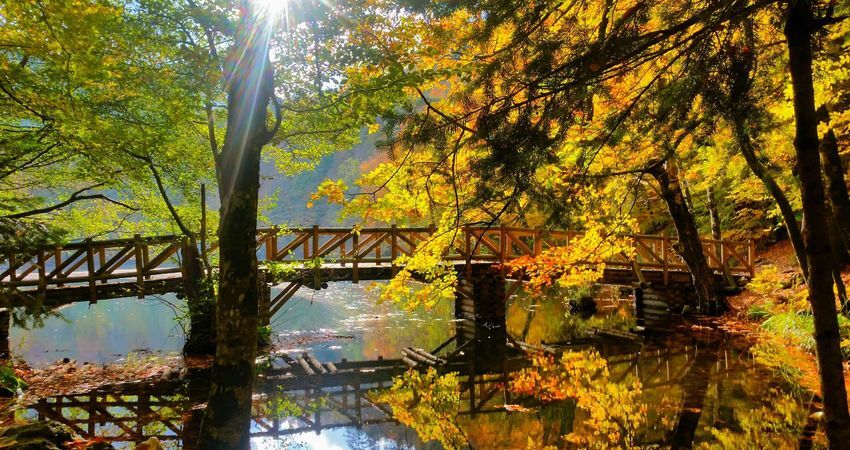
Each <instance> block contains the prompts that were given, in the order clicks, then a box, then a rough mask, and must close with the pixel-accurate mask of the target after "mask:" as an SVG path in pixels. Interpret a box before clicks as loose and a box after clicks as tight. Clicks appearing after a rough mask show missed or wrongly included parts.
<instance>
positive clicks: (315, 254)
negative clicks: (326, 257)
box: [311, 225, 321, 259]
mask: <svg viewBox="0 0 850 450" xmlns="http://www.w3.org/2000/svg"><path fill="white" fill-rule="evenodd" d="M319 256H321V255H319V226H318V225H313V258H311V259H315V258H318V257H319Z"/></svg>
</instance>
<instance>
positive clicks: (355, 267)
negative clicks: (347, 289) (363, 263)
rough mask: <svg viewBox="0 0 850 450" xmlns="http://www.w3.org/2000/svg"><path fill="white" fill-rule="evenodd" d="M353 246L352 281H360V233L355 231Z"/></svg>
mask: <svg viewBox="0 0 850 450" xmlns="http://www.w3.org/2000/svg"><path fill="white" fill-rule="evenodd" d="M353 246H354V248H353V249H352V252H353V253H354V261H353V262H352V263H351V265H352V271H351V281H352V282H354V283H359V282H360V273H358V261H359V260H360V233H354V244H353Z"/></svg>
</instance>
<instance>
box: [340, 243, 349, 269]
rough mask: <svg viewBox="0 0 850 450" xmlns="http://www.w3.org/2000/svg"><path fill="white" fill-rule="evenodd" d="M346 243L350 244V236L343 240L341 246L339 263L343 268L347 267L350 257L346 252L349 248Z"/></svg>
mask: <svg viewBox="0 0 850 450" xmlns="http://www.w3.org/2000/svg"><path fill="white" fill-rule="evenodd" d="M346 242H348V236H346V237H344V238H342V242H341V243H340V244H339V263H340V265H341V266H342V267H345V260H346V258H347V257H348V255H346V251H345V250H346V248H347V246H346V245H345V243H346Z"/></svg>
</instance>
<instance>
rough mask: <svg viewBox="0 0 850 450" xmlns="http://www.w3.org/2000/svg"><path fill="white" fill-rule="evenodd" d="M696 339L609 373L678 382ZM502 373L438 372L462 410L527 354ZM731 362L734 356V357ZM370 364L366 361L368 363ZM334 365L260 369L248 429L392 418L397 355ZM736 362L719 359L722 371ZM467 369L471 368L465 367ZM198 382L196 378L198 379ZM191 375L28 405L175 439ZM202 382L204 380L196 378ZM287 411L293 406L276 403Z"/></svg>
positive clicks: (479, 404)
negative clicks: (326, 369)
mask: <svg viewBox="0 0 850 450" xmlns="http://www.w3.org/2000/svg"><path fill="white" fill-rule="evenodd" d="M698 356H700V355H699V351H698V349H697V348H696V347H682V348H676V349H663V350H654V351H643V352H640V353H632V354H627V355H616V356H611V357H609V358H608V361H609V370H610V372H611V376H612V379H615V380H622V379H624V378H625V377H627V376H636V377H637V378H638V379H640V380H641V381H642V384H643V386H644V388H645V389H651V388H656V387H660V386H664V385H667V384H677V383H680V382H681V380H682V379H683V378H684V377H685V376H686V375H687V374H688V372H689V371H690V370H691V367H692V364H693V361H694V360H695V359H696V358H697V357H698ZM507 362H508V364H507V365H506V372H505V373H477V372H476V371H475V369H474V368H473V369H472V372H470V371H469V370H470V367H469V366H468V365H466V366H464V364H465V363H462V362H461V363H458V364H454V365H450V366H445V367H440V368H439V370H440V371H441V372H442V373H446V372H457V373H458V374H459V379H460V382H461V383H460V385H461V387H462V389H463V390H462V395H461V405H460V407H461V410H460V413H461V414H462V415H470V414H483V413H496V412H506V410H505V408H504V405H505V404H506V403H508V404H510V403H512V402H514V401H515V400H516V399H514V398H512V394H511V392H510V391H509V390H508V389H507V384H508V383H507V382H506V381H507V380H509V379H510V378H511V373H513V372H515V371H517V370H519V369H520V368H521V367H524V366H525V365H526V364H527V359H525V358H513V359H509V360H508V361H507ZM734 363H735V362H734V361H733V364H734ZM370 364H371V365H370ZM335 366H336V367H337V368H338V371H337V372H336V373H325V374H321V373H317V374H314V375H305V374H304V373H303V372H301V371H299V370H297V368H293V367H287V368H276V369H268V370H266V371H264V373H263V376H261V377H259V378H258V379H257V380H256V381H255V391H256V392H257V393H258V394H261V395H260V397H259V398H260V400H258V401H257V403H256V404H255V408H254V409H255V414H254V417H253V422H252V426H251V430H252V436H255V437H273V438H277V437H283V436H287V435H294V434H299V433H305V432H320V431H322V430H328V429H333V428H340V427H358V428H360V427H363V426H369V425H375V424H381V423H389V422H392V412H391V411H389V409H388V408H387V407H386V406H384V405H381V404H377V403H375V402H374V400H373V399H374V395H370V393H372V394H374V393H376V392H379V391H383V390H385V389H388V388H389V387H390V386H391V385H392V380H393V377H394V376H397V375H399V374H401V373H403V372H404V371H405V370H406V369H407V366H406V365H405V364H404V363H403V362H401V360H379V361H360V362H349V363H346V362H340V363H336V364H335ZM737 369H740V367H738V366H737V364H734V366H733V367H729V366H727V367H725V368H721V367H718V370H719V371H721V372H727V371H732V370H737ZM470 373H471V375H470ZM196 382H197V381H196ZM192 383H193V381H192V379H189V380H184V381H177V380H169V381H158V382H153V383H143V384H128V385H123V386H122V385H118V386H114V387H111V388H103V389H98V390H95V391H92V392H88V393H83V394H74V395H62V396H56V397H51V398H48V399H44V400H42V401H40V402H38V403H37V404H35V405H33V406H32V407H31V410H32V411H34V412H35V414H37V416H38V417H39V418H49V419H52V420H56V421H59V422H61V423H64V424H66V425H69V426H70V427H71V428H73V429H74V431H76V432H77V433H79V434H80V435H82V436H84V437H88V438H91V437H102V438H103V439H104V440H106V441H110V442H141V441H143V440H145V439H148V438H150V437H154V436H155V437H157V438H159V439H160V440H164V441H172V442H174V443H175V444H176V443H177V442H178V441H180V440H184V439H189V440H191V439H193V438H192V436H196V435H197V432H198V429H197V427H198V426H199V423H200V422H199V417H200V414H201V411H202V410H200V409H198V408H196V406H197V405H198V404H199V403H201V402H203V401H204V400H205V399H203V398H191V397H192V395H187V394H186V393H185V392H186V391H185V390H184V389H185V388H186V387H187V386H188V389H189V390H192V391H193V392H198V393H199V394H203V393H205V392H206V390H205V388H204V387H201V388H198V387H197V386H195V388H194V389H193V388H192ZM200 383H201V384H203V382H200ZM282 404H288V405H296V408H295V409H297V410H299V411H300V413H299V414H295V415H293V416H288V417H287V416H283V417H282V416H281V415H280V413H275V408H276V407H277V406H280V405H282ZM280 409H281V410H282V411H292V410H293V408H291V407H285V408H280Z"/></svg>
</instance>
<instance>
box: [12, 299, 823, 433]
mask: <svg viewBox="0 0 850 450" xmlns="http://www.w3.org/2000/svg"><path fill="white" fill-rule="evenodd" d="M273 294H274V293H273ZM608 296H609V295H607V294H604V293H603V294H601V295H600V297H608ZM181 305H182V304H181V302H180V301H179V300H177V299H176V298H174V297H173V296H165V297H163V298H162V299H159V300H157V299H151V300H137V299H124V300H109V301H102V302H99V303H97V304H95V305H91V306H89V305H87V304H77V305H74V306H71V307H68V308H65V309H63V310H62V311H61V313H62V316H63V317H61V318H60V317H51V318H47V319H46V320H45V322H44V327H42V328H34V329H21V328H18V327H14V328H13V330H12V333H11V336H12V338H11V341H12V343H11V345H12V349H13V351H14V352H15V354H16V355H17V356H18V357H20V358H22V359H24V360H25V361H27V362H28V363H29V364H31V365H33V366H44V365H46V364H49V363H51V362H53V361H55V360H57V359H61V358H64V357H67V358H70V359H76V360H77V361H79V362H83V361H90V362H97V363H106V362H112V361H118V360H120V359H121V358H126V357H127V355H128V354H133V353H134V352H139V351H140V350H143V351H144V352H151V353H154V354H162V355H167V354H171V353H174V352H177V351H179V349H180V347H181V346H182V342H183V336H182V331H181V329H180V327H178V326H176V320H175V317H176V313H175V311H174V309H173V307H174V306H178V307H179V306H181ZM598 305H599V309H598V311H597V312H596V313H595V314H585V315H584V316H581V315H578V314H568V310H567V308H566V307H565V306H564V303H563V302H561V301H559V300H558V299H553V298H547V299H541V298H538V299H535V298H532V297H530V296H521V297H519V298H515V299H514V300H513V301H512V302H511V303H510V304H509V306H508V311H507V331H508V334H509V335H510V336H512V337H513V338H514V339H516V340H517V341H521V342H524V343H527V344H528V345H531V346H534V347H538V348H547V349H556V350H558V351H564V350H573V351H583V350H584V351H586V350H588V349H595V350H596V351H598V352H599V353H600V354H601V355H602V356H603V357H604V358H605V359H606V360H607V368H608V371H609V375H608V376H607V377H605V376H601V375H599V374H598V373H594V376H593V377H592V379H593V380H594V381H593V383H591V384H590V387H589V389H586V390H585V391H583V392H581V393H580V394H579V395H580V396H582V397H581V399H580V401H581V402H583V403H582V404H583V406H584V407H581V408H577V407H576V402H575V401H574V400H572V399H566V400H558V401H551V402H543V403H541V402H540V401H538V399H535V398H532V396H527V395H523V394H522V391H521V389H517V388H516V386H515V385H513V384H511V383H515V382H516V380H517V379H518V377H519V375H518V374H522V373H525V374H528V373H530V372H528V371H529V370H530V369H529V368H534V367H535V366H533V363H532V362H531V361H530V360H529V358H528V357H524V356H523V355H522V354H520V353H518V352H515V351H512V350H506V349H504V348H495V349H494V348H493V347H492V346H491V347H487V346H483V347H482V346H476V345H471V346H467V347H464V348H463V349H461V350H462V353H463V355H462V356H460V355H458V356H456V357H455V359H453V360H452V361H456V362H455V363H451V364H454V365H452V366H451V367H452V368H453V369H452V370H457V371H458V372H459V374H458V375H457V377H458V381H459V385H458V388H457V391H456V395H458V396H459V398H454V400H453V401H452V402H449V403H448V404H449V405H450V406H451V407H450V408H448V413H446V411H444V410H441V408H440V407H436V408H431V406H434V405H431V404H430V403H428V402H427V400H426V401H425V402H424V403H423V400H422V398H434V397H435V396H436V395H431V394H435V392H431V391H428V390H426V391H422V390H421V389H418V390H417V393H418V395H419V396H420V397H421V398H419V399H418V400H416V401H404V402H402V404H403V405H407V406H410V405H412V406H411V409H410V410H409V411H408V412H409V413H410V417H411V418H412V419H411V420H410V421H409V422H408V425H409V426H405V425H401V424H398V423H396V422H394V421H392V420H391V419H392V417H391V411H390V410H389V408H388V407H387V406H386V405H385V404H383V403H381V402H378V401H376V398H377V396H378V395H380V393H384V394H386V393H387V392H389V387H390V386H391V385H392V381H393V375H400V374H401V373H402V372H403V371H402V370H400V369H398V368H392V367H390V366H389V362H390V361H394V360H397V359H398V358H400V357H401V356H402V351H401V350H402V349H403V348H404V347H408V346H412V347H419V348H423V349H426V350H428V351H431V350H433V349H435V348H437V347H438V346H440V345H441V344H443V343H445V342H446V341H447V340H449V339H451V338H452V337H453V336H455V334H456V330H457V329H458V328H457V327H458V322H457V321H456V320H455V319H454V315H453V305H452V304H450V302H446V303H444V304H441V305H438V307H437V308H436V309H435V310H433V311H425V310H421V309H420V310H414V311H403V310H401V309H399V308H398V307H396V306H395V305H392V304H377V302H376V295H375V293H373V292H371V291H370V290H369V289H368V284H361V285H353V284H349V283H331V286H330V287H329V289H326V290H323V291H319V292H313V291H309V290H307V289H302V290H301V291H299V292H298V293H297V294H296V295H295V296H294V297H293V298H292V299H291V300H290V301H289V303H287V305H286V306H285V307H284V308H283V309H282V310H281V311H280V312H278V314H276V315H275V317H274V318H273V319H272V328H273V342H274V350H273V351H272V356H271V358H270V359H269V360H268V362H267V363H265V364H264V367H265V369H264V370H263V371H262V375H261V376H260V377H259V378H258V379H257V382H256V386H255V391H256V394H257V399H258V401H257V403H256V405H255V408H256V411H255V414H254V416H255V417H254V420H253V421H252V435H253V436H254V437H253V438H252V448H254V449H271V448H305V449H359V448H364V449H365V448H368V449H371V448H381V449H397V448H398V449H408V448H417V449H431V448H442V445H441V444H440V443H439V442H438V440H430V439H428V442H423V439H421V438H420V435H421V433H431V434H429V435H427V437H429V438H431V437H438V438H442V439H444V442H463V443H465V442H469V444H471V446H472V447H473V448H476V449H480V448H484V449H501V448H505V449H524V448H528V446H529V445H530V444H529V443H531V444H532V445H534V446H536V447H532V448H542V446H543V445H555V446H558V447H564V446H565V445H566V442H567V441H565V440H564V438H563V437H564V436H569V438H568V439H572V440H580V439H584V438H587V437H588V436H590V437H591V438H592V439H591V442H592V443H597V444H598V443H602V442H606V441H608V440H609V434H608V432H610V431H611V429H615V428H617V427H620V428H622V427H621V426H620V425H614V427H615V428H604V427H606V426H607V427H610V426H612V424H616V423H617V420H619V419H620V418H621V416H622V417H626V418H628V417H630V416H629V414H634V413H638V412H639V414H637V415H639V416H640V417H641V419H640V420H638V421H637V422H635V427H636V428H635V429H634V430H631V431H630V432H628V433H625V434H628V435H629V436H630V437H632V438H634V439H635V440H636V442H637V443H638V444H640V445H643V446H644V447H645V448H658V447H662V448H663V447H667V446H670V445H672V442H675V441H680V442H688V443H692V444H693V445H694V446H695V447H699V446H700V445H703V446H708V447H710V446H712V445H714V446H719V445H721V444H724V443H726V445H729V446H736V445H737V446H739V447H741V448H752V447H753V446H755V447H757V448H795V447H796V445H797V441H798V439H799V437H800V435H801V428H802V426H803V424H804V423H805V417H806V413H807V408H806V404H805V402H804V400H805V396H804V395H794V396H792V395H790V394H789V393H788V388H787V386H786V385H785V384H784V383H783V382H782V381H781V380H778V379H777V378H776V377H775V376H773V375H772V374H771V373H770V372H769V371H767V370H765V369H764V368H761V367H758V366H757V365H755V364H754V363H753V358H752V355H751V354H750V353H749V352H748V349H747V344H746V343H743V342H739V341H738V340H737V339H735V338H734V337H730V336H727V335H724V334H721V333H717V332H707V331H701V332H681V331H680V332H677V333H673V334H664V335H661V336H658V337H654V338H649V339H644V338H642V337H639V336H635V335H631V334H629V333H628V330H630V329H633V328H634V326H635V323H636V322H635V318H634V317H633V316H632V314H631V307H630V304H629V303H628V302H625V301H616V300H604V301H603V300H601V299H600V301H599V302H598ZM458 345H460V344H459V342H452V343H450V344H448V345H447V346H446V347H445V348H446V349H448V350H449V351H448V352H446V351H442V352H441V354H442V355H446V354H447V353H450V352H451V350H452V349H455V348H457V346H458ZM304 352H310V353H311V354H313V355H315V357H316V358H317V359H318V360H319V361H321V362H323V363H327V362H333V363H335V364H336V365H337V366H338V368H339V370H340V372H345V373H346V375H343V376H338V375H333V376H325V377H319V378H316V379H313V381H311V382H310V383H307V384H305V382H304V381H303V380H304V379H305V378H304V377H303V376H302V377H301V378H298V377H293V376H292V374H295V373H297V372H298V371H299V370H300V368H299V367H298V365H297V363H296V362H295V361H296V359H297V358H298V357H299V355H304ZM497 353H498V355H497ZM582 355H586V354H582ZM583 357H584V356H582V358H583ZM587 358H589V359H590V358H592V357H591V356H588V357H587ZM344 361H348V362H344ZM356 361H370V363H368V365H369V367H368V368H366V369H365V370H363V371H361V372H358V373H357V374H356V375H354V372H346V371H347V370H349V368H350V367H353V365H355V364H357V363H356ZM385 363H386V364H385ZM382 364H384V366H385V367H384V366H382ZM559 364H560V363H554V365H552V366H546V365H543V366H539V367H538V369H539V370H537V373H538V374H544V375H545V374H546V373H549V374H550V375H551V374H560V373H563V372H564V371H566V370H578V371H579V372H580V371H581V370H584V369H583V368H582V367H580V365H579V366H576V367H567V366H562V365H559ZM547 368H549V369H554V370H552V371H550V372H546V370H547ZM523 369H524V370H525V372H522V370H523ZM468 374H473V376H469V375H468ZM505 374H509V380H512V381H508V382H506V381H505V379H504V376H505ZM334 376H336V377H337V378H336V379H334V378H333V377H334ZM542 380H544V381H545V380H548V381H551V377H550V378H546V376H543V377H542ZM634 380H639V381H640V383H641V385H640V388H637V389H634V388H633V387H634V385H633V381H634ZM311 383H312V384H311ZM554 384H557V383H554ZM574 384H575V383H574V382H572V381H569V382H568V383H565V384H562V385H560V387H561V388H570V386H573V385H574ZM470 386H471V387H472V388H470ZM629 387H632V389H631V390H630V389H628V388H629ZM368 391H371V392H373V394H365V392H368ZM536 391H537V392H538V393H539V392H549V393H550V394H553V395H554V394H557V393H558V392H557V390H556V389H548V390H547V389H545V388H539V386H538V389H536ZM205 392H206V385H205V378H204V377H203V376H202V375H199V376H193V375H190V376H189V377H187V378H186V379H184V380H182V381H176V380H175V381H161V382H156V383H153V384H149V385H144V386H132V385H131V386H124V387H122V388H120V389H112V390H107V391H103V392H95V393H86V394H87V395H80V396H66V397H63V398H61V399H50V400H48V401H47V402H44V403H41V404H39V405H35V406H34V407H32V408H30V409H28V410H26V411H23V412H19V413H18V416H19V417H21V418H29V419H33V420H35V419H36V418H38V417H45V416H47V417H53V418H57V417H61V418H64V419H63V421H66V422H70V423H73V424H74V425H75V426H78V427H79V428H78V432H80V434H83V435H85V436H103V437H107V438H109V440H111V441H113V442H114V443H115V445H116V446H117V447H119V448H132V446H133V442H139V441H141V440H143V439H142V438H144V437H147V436H154V435H156V436H159V437H160V438H161V439H163V440H164V442H165V443H166V445H167V447H168V448H180V446H181V445H182V443H183V442H184V441H185V442H192V440H193V439H194V436H195V435H196V434H197V431H198V424H199V419H200V416H199V413H198V411H197V410H195V411H193V410H192V409H191V405H192V404H194V403H195V402H200V401H203V395H204V394H205ZM452 392H455V391H452ZM429 395H430V397H429ZM122 402H124V403H122ZM127 402H130V403H132V404H133V405H134V406H132V407H131V408H129V409H128V408H126V407H124V406H122V405H124V404H126V403H127ZM139 404H143V405H144V407H145V408H147V410H148V411H149V413H148V414H141V413H138V412H139V411H142V409H140V407H139ZM437 406H439V405H437ZM443 406H445V404H443ZM417 408H418V409H417ZM509 410H510V411H509ZM104 411H109V412H110V413H112V415H113V417H112V418H111V419H104V418H103V417H102V416H103V412H104ZM134 411H135V412H134ZM600 411H601V412H605V413H606V414H607V415H605V414H603V416H604V417H603V419H604V420H602V421H601V422H600V421H599V417H596V416H594V414H596V413H600ZM618 411H619V412H618ZM618 414H620V415H621V416H618ZM789 418H790V419H789ZM436 423H447V424H449V426H448V427H447V429H446V430H442V431H440V432H438V433H436V434H434V430H433V427H430V428H429V425H433V424H436ZM594 423H596V424H597V425H599V426H601V427H603V429H604V430H607V431H606V432H605V433H604V434H602V435H601V436H594V435H593V433H594V429H593V428H592V427H591V426H590V425H588V424H594ZM625 428H629V427H625ZM621 431H622V430H621ZM757 439H767V440H768V441H765V442H760V443H757V444H754V443H755V442H756V440H757ZM589 445H590V444H587V443H577V444H575V446H574V448H585V447H587V446H589ZM719 448H723V447H719Z"/></svg>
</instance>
